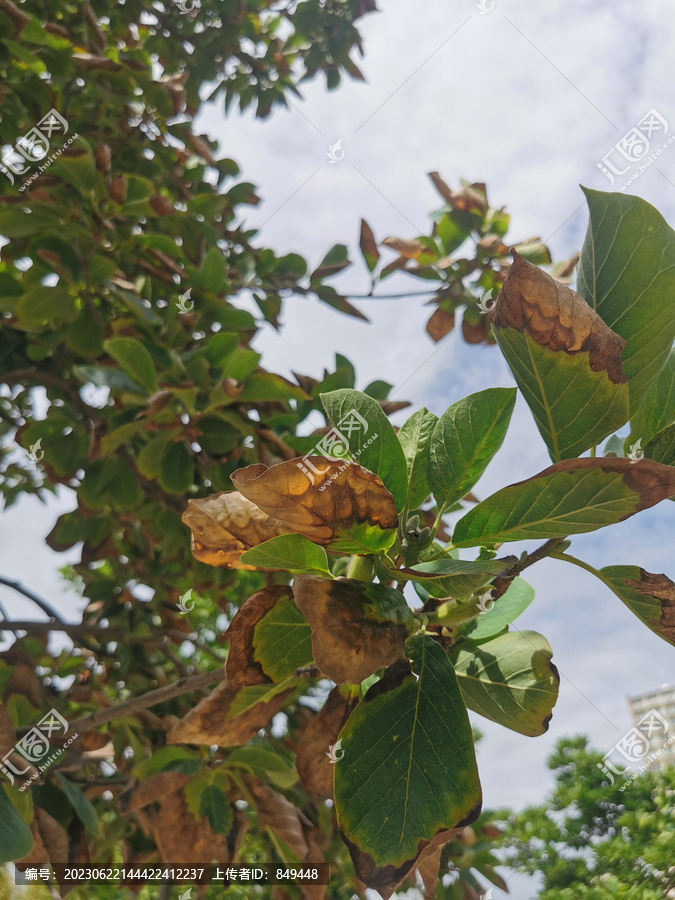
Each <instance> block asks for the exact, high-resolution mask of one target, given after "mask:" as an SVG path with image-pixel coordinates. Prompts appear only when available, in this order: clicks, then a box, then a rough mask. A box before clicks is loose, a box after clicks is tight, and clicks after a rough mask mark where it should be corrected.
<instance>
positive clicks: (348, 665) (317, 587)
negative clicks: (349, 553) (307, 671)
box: [293, 575, 413, 684]
mask: <svg viewBox="0 0 675 900" xmlns="http://www.w3.org/2000/svg"><path fill="white" fill-rule="evenodd" d="M293 595H294V597H295V602H296V603H297V605H298V607H299V609H300V611H301V612H302V613H304V615H305V616H306V618H307V620H308V622H309V624H310V625H311V627H312V656H313V657H314V662H315V663H316V665H317V667H318V668H319V671H320V672H322V673H323V674H324V675H325V676H326V677H327V678H330V679H331V680H332V681H335V682H336V683H337V684H360V683H361V682H362V681H363V680H364V678H368V676H369V675H372V674H373V673H374V672H376V671H377V670H378V669H381V668H383V667H385V666H389V665H391V664H392V663H394V662H396V660H398V659H402V658H404V657H405V642H406V640H407V638H408V635H409V633H410V627H411V625H412V618H413V617H412V612H411V610H410V608H409V607H408V605H407V604H406V602H405V599H404V597H403V595H402V594H401V593H399V592H398V591H395V590H392V589H391V588H387V587H385V586H384V585H381V584H369V583H366V582H363V581H357V580H356V579H353V578H334V579H330V578H319V577H317V576H314V575H298V576H296V578H295V579H294V581H293Z"/></svg>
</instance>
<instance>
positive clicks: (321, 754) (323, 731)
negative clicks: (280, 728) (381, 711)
mask: <svg viewBox="0 0 675 900" xmlns="http://www.w3.org/2000/svg"><path fill="white" fill-rule="evenodd" d="M358 702H359V698H358V695H357V694H350V695H349V696H345V694H344V693H343V691H342V689H340V688H339V687H334V688H333V690H332V691H331V692H330V694H329V695H328V699H327V700H326V703H325V704H324V706H323V708H322V709H320V710H319V712H318V713H317V714H316V715H315V716H314V718H313V719H312V721H311V722H310V723H309V725H308V726H307V728H306V729H305V730H304V732H303V734H302V739H301V740H300V747H299V748H298V752H297V754H296V757H295V768H296V769H297V772H298V775H299V776H300V781H302V783H303V785H304V786H305V789H306V790H308V791H309V792H310V794H316V795H317V796H319V797H329V796H330V795H331V794H332V793H333V769H334V765H333V764H332V763H331V761H330V758H329V756H328V752H329V747H331V746H332V745H333V744H335V742H336V741H337V739H338V736H339V734H340V732H341V731H342V726H343V725H344V724H345V722H346V721H347V719H348V718H349V716H350V714H351V711H352V710H353V709H354V707H355V706H356V704H357V703H358Z"/></svg>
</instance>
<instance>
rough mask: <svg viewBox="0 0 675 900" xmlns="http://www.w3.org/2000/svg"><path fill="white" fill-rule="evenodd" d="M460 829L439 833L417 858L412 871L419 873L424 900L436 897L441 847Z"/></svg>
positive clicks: (431, 899)
mask: <svg viewBox="0 0 675 900" xmlns="http://www.w3.org/2000/svg"><path fill="white" fill-rule="evenodd" d="M460 831H462V829H461V828H451V829H449V830H448V831H439V833H438V834H437V835H436V837H435V838H434V839H433V840H431V841H429V843H428V844H427V845H426V847H425V848H424V850H422V852H421V853H420V855H419V856H418V857H417V865H416V866H415V868H414V869H413V873H414V872H419V874H420V878H421V879H422V884H423V885H424V897H425V900H433V898H434V897H435V896H436V886H437V885H438V876H439V870H440V866H441V854H442V853H443V847H445V845H446V844H447V843H448V842H449V841H451V840H452V839H453V838H454V837H456V836H457V834H458V832H460Z"/></svg>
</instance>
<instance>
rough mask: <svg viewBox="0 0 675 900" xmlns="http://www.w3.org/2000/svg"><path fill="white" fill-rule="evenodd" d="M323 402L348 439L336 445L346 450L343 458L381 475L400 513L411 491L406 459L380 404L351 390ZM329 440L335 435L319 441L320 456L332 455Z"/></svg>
mask: <svg viewBox="0 0 675 900" xmlns="http://www.w3.org/2000/svg"><path fill="white" fill-rule="evenodd" d="M321 402H322V403H323V407H324V409H325V410H326V414H327V415H328V417H329V418H330V419H331V421H332V422H333V424H334V425H335V428H336V429H337V431H338V432H339V436H340V437H342V438H344V440H343V441H340V440H338V441H337V442H336V445H335V446H339V447H341V448H342V449H340V455H341V456H342V457H343V458H345V457H348V458H351V459H353V460H354V461H355V462H357V463H358V464H359V465H360V466H363V467H364V468H366V469H370V471H371V472H375V474H376V475H379V476H380V478H381V479H382V481H383V482H384V485H385V487H386V488H387V490H388V491H389V492H390V493H391V494H392V496H393V497H394V500H395V501H396V509H397V510H398V511H399V512H400V511H401V510H402V509H403V507H404V506H405V501H406V494H407V489H408V478H407V466H406V460H405V456H404V454H403V448H402V447H401V444H400V443H399V440H398V437H397V435H396V432H395V431H394V427H393V425H392V424H391V422H390V421H389V419H388V418H387V417H386V416H385V414H384V412H383V411H382V407H381V406H380V404H379V403H378V402H377V400H373V398H372V397H368V396H366V394H362V393H361V392H360V391H353V390H350V389H348V388H343V389H342V390H339V391H331V392H330V393H328V394H321ZM329 437H331V435H326V436H325V437H324V438H322V440H321V441H319V443H318V444H317V448H318V450H317V452H318V453H325V455H326V456H330V455H331V450H330V446H328V445H327V441H326V438H329ZM345 444H346V447H345Z"/></svg>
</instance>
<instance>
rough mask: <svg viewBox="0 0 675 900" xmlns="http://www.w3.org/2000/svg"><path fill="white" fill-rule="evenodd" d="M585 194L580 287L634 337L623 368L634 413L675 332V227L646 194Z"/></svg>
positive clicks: (618, 327)
mask: <svg viewBox="0 0 675 900" xmlns="http://www.w3.org/2000/svg"><path fill="white" fill-rule="evenodd" d="M584 193H585V194H586V200H587V202H588V209H589V212H590V221H589V225H588V232H587V233H586V240H585V241H584V246H583V249H582V251H581V259H580V261H579V269H578V290H579V293H580V294H581V295H582V297H585V298H586V301H587V302H588V303H589V305H590V306H592V307H593V309H594V310H595V311H596V312H597V313H598V314H599V315H600V316H601V317H602V319H603V320H604V321H605V322H606V323H607V325H609V327H610V328H611V329H612V330H613V331H616V332H617V334H620V335H621V337H622V338H624V340H625V341H626V347H625V349H624V351H623V354H622V358H623V369H624V372H625V373H626V376H627V377H628V389H629V395H630V413H631V415H633V412H634V411H636V410H637V408H638V405H639V403H640V402H641V400H642V398H643V397H644V396H645V394H646V393H647V391H648V390H649V387H650V385H651V384H652V383H653V381H654V380H655V379H656V378H657V376H658V374H659V372H660V371H661V368H662V367H663V366H664V364H665V362H666V360H667V358H668V356H669V354H670V352H671V348H672V346H673V340H674V339H675V232H673V229H672V228H671V227H670V225H668V223H667V222H666V220H665V219H664V218H663V216H662V215H661V214H660V213H659V212H658V211H657V210H656V209H654V207H653V206H651V205H650V204H649V203H647V202H646V201H645V200H642V199H641V198H640V197H633V196H631V195H630V194H621V193H605V192H604V191H591V190H588V189H587V188H584Z"/></svg>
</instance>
